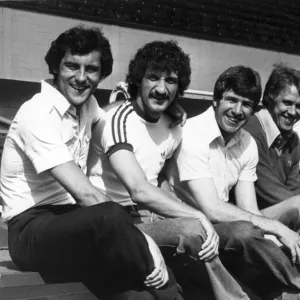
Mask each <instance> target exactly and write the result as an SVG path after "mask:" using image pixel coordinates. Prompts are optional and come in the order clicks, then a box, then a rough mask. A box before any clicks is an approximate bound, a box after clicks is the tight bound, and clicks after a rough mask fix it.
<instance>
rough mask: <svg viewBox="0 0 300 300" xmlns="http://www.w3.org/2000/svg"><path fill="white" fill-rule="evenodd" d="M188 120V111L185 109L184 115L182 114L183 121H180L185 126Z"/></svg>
mask: <svg viewBox="0 0 300 300" xmlns="http://www.w3.org/2000/svg"><path fill="white" fill-rule="evenodd" d="M186 120H187V113H186V112H185V111H183V115H182V121H181V123H180V126H181V127H183V126H184V124H185V123H186Z"/></svg>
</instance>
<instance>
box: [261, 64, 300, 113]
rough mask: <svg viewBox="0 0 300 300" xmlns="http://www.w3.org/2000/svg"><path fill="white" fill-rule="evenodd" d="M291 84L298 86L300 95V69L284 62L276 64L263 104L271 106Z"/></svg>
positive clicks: (265, 91) (268, 82)
mask: <svg viewBox="0 0 300 300" xmlns="http://www.w3.org/2000/svg"><path fill="white" fill-rule="evenodd" d="M291 85H294V86H295V87H296V88H297V90H298V93H299V95H300V71H298V70H295V69H292V68H289V67H288V66H286V65H284V64H275V65H274V69H273V70H272V72H271V75H270V77H269V79H268V81H267V83H266V86H265V90H264V95H263V100H262V104H263V105H264V106H265V107H269V106H271V104H274V103H275V99H276V98H277V97H278V95H279V94H280V93H281V92H282V91H283V90H285V89H286V87H288V86H291Z"/></svg>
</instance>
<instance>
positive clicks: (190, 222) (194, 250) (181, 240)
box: [177, 218, 206, 257]
mask: <svg viewBox="0 0 300 300" xmlns="http://www.w3.org/2000/svg"><path fill="white" fill-rule="evenodd" d="M178 222H180V224H179V225H180V227H179V228H180V230H179V232H178V247H177V252H178V253H185V252H187V254H190V255H192V256H195V257H196V256H197V254H198V252H199V251H200V250H201V246H202V244H203V243H204V241H205V239H206V233H205V230H204V228H203V226H202V224H201V222H200V221H199V220H197V219H191V218H180V219H178Z"/></svg>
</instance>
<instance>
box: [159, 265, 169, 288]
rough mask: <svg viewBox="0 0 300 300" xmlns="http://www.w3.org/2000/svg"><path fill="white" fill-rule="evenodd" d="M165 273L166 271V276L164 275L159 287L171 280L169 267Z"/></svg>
mask: <svg viewBox="0 0 300 300" xmlns="http://www.w3.org/2000/svg"><path fill="white" fill-rule="evenodd" d="M163 273H164V277H163V280H162V283H161V284H160V285H159V286H157V287H156V288H157V289H159V288H161V287H163V286H164V285H165V284H166V283H167V282H168V281H169V273H168V271H167V269H165V271H164V272H163Z"/></svg>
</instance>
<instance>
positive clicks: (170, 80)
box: [166, 77, 178, 84]
mask: <svg viewBox="0 0 300 300" xmlns="http://www.w3.org/2000/svg"><path fill="white" fill-rule="evenodd" d="M166 82H167V83H168V84H177V83H178V79H177V78H174V77H168V78H166Z"/></svg>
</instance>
